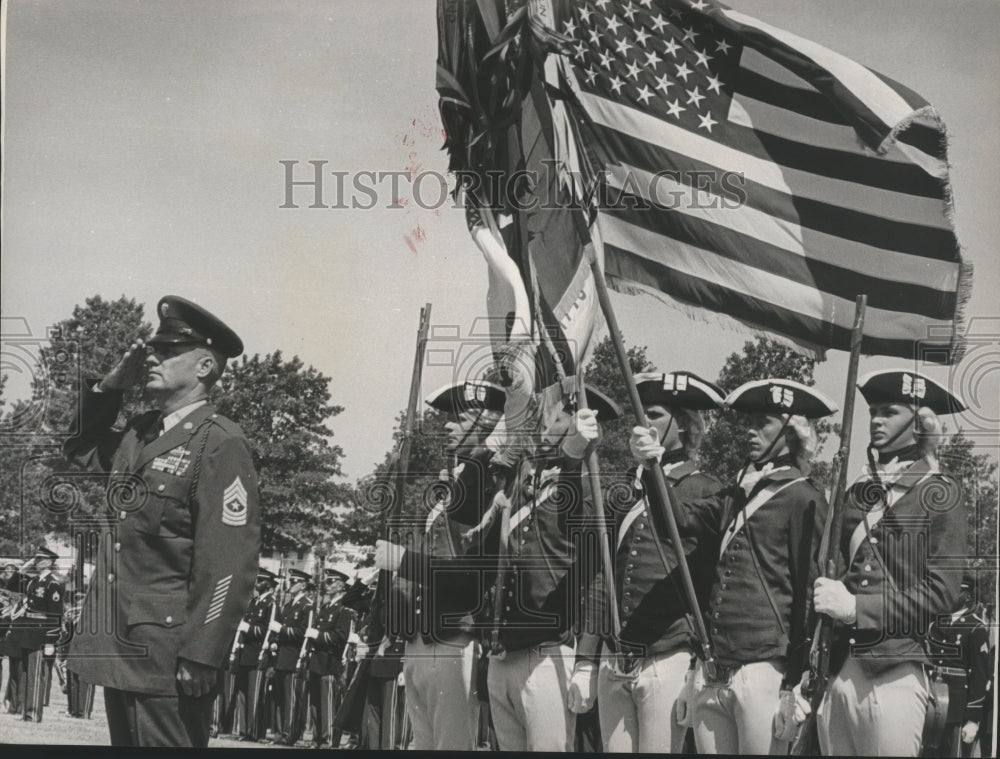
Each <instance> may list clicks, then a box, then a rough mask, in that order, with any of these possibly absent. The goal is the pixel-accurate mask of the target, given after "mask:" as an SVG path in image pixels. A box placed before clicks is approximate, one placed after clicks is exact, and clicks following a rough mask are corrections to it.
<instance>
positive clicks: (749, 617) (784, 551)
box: [632, 379, 837, 754]
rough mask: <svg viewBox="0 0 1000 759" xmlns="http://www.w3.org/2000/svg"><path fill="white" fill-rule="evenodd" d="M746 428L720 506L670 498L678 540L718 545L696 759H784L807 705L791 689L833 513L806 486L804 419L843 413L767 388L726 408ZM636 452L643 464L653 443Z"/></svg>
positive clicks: (745, 391) (806, 394)
mask: <svg viewBox="0 0 1000 759" xmlns="http://www.w3.org/2000/svg"><path fill="white" fill-rule="evenodd" d="M725 404H726V406H727V407H728V408H730V409H732V410H734V411H737V412H739V413H742V414H744V415H745V416H746V418H747V421H748V423H749V430H748V438H747V440H748V443H749V459H750V461H749V463H748V464H747V465H746V467H745V468H744V469H743V470H742V471H741V472H740V474H739V475H738V477H737V480H736V482H735V483H734V484H733V485H732V486H729V487H727V488H725V489H724V490H722V491H720V492H719V493H717V494H716V495H714V496H712V497H709V498H702V499H696V500H690V501H684V500H680V499H674V511H675V515H676V517H677V524H678V529H679V530H680V533H681V535H682V536H689V535H699V536H708V537H710V538H718V539H719V540H720V544H719V554H718V562H717V564H716V569H715V578H714V580H713V583H712V588H711V592H710V593H709V598H708V603H707V605H706V618H707V619H706V621H707V627H708V630H709V634H710V637H711V642H712V648H713V652H714V658H713V660H712V661H711V662H710V663H708V664H707V665H705V666H703V667H701V669H702V672H703V674H704V678H705V683H704V686H703V687H702V688H700V690H697V691H696V692H695V693H694V695H693V699H692V704H691V708H692V709H693V713H692V719H693V728H694V737H695V743H696V745H697V748H698V751H699V753H708V754H716V753H718V754H769V753H775V754H781V753H786V752H787V749H788V742H789V741H790V740H791V739H792V738H794V736H795V733H796V732H797V729H798V723H799V722H800V721H801V720H803V719H804V718H805V714H804V713H801V712H799V713H797V711H796V707H797V705H798V703H800V702H802V699H801V697H799V698H798V699H797V698H796V695H795V693H794V692H793V689H796V687H797V686H798V684H799V680H800V679H801V675H802V671H803V669H804V668H805V664H806V660H807V657H808V647H807V645H806V641H807V636H808V632H809V623H808V620H807V619H806V609H807V600H808V595H809V589H810V588H811V587H812V581H813V580H814V579H815V577H816V575H817V574H818V568H817V566H816V556H817V553H818V550H819V543H820V539H821V536H822V533H823V528H824V524H825V519H826V513H827V503H826V499H825V498H824V497H823V494H822V492H821V491H820V490H819V489H818V488H817V487H816V486H815V485H814V484H813V483H812V482H811V481H809V480H808V479H807V475H808V471H809V460H810V458H811V456H812V454H813V453H814V452H815V447H816V435H815V432H814V430H813V428H812V424H811V422H810V421H809V420H811V419H816V418H820V417H824V416H828V415H829V414H832V413H834V412H835V411H836V410H837V406H836V404H834V403H833V402H832V401H831V400H829V399H828V398H826V397H825V396H823V395H822V394H821V393H819V392H817V391H816V390H813V389H811V388H808V387H806V386H805V385H802V384H800V383H798V382H793V381H791V380H784V379H765V380H757V381H754V382H748V383H746V384H744V385H741V386H740V387H738V388H737V389H736V390H734V391H733V392H732V393H730V394H729V396H728V397H727V398H726V399H725ZM639 433H640V434H635V433H634V436H633V441H632V446H633V450H638V451H640V452H643V453H648V451H649V450H650V445H651V442H652V441H651V440H650V436H649V435H648V434H647V435H642V434H641V430H640V431H639Z"/></svg>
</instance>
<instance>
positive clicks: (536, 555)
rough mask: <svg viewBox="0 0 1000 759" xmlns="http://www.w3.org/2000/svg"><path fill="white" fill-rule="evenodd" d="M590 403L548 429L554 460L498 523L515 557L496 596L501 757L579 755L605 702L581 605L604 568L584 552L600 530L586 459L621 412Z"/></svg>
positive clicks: (605, 402) (530, 475) (495, 680)
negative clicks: (578, 743) (585, 729)
mask: <svg viewBox="0 0 1000 759" xmlns="http://www.w3.org/2000/svg"><path fill="white" fill-rule="evenodd" d="M587 397H588V406H589V408H587V409H581V410H579V411H578V412H577V411H575V408H573V407H570V406H567V407H565V408H564V409H562V410H561V412H560V413H559V414H557V415H555V416H553V417H551V419H550V421H549V422H547V423H546V424H547V426H546V429H545V432H544V433H543V436H542V447H541V450H540V451H539V452H540V453H542V454H547V456H546V458H542V459H536V460H535V461H533V462H532V461H528V462H526V465H525V466H524V467H523V469H522V471H521V472H520V482H519V486H520V487H521V488H522V497H521V498H520V499H516V500H515V504H514V505H517V506H518V508H517V509H516V511H512V513H511V514H510V518H509V520H508V521H509V524H508V525H507V529H506V534H504V525H503V520H498V522H499V524H497V523H494V530H493V533H494V536H495V537H494V538H493V539H492V540H491V544H492V545H494V546H496V549H495V550H497V551H498V550H499V547H500V542H501V541H503V542H504V544H505V547H504V550H505V551H506V553H507V555H508V570H507V571H506V572H504V573H503V584H502V586H501V587H500V588H499V595H497V594H496V593H493V598H492V605H493V609H492V611H493V615H494V616H493V622H492V624H493V625H495V627H494V630H495V631H496V638H497V641H496V642H497V643H498V645H497V646H493V647H492V648H493V650H491V652H490V662H489V671H488V673H487V682H488V687H489V694H490V712H491V715H492V717H493V725H494V728H495V730H496V736H497V743H498V744H499V747H500V750H501V751H572V750H573V747H574V737H575V731H576V715H577V714H582V713H584V712H587V711H590V709H591V708H592V707H593V703H594V699H595V697H596V695H597V693H596V691H597V667H596V661H597V657H598V651H597V648H598V645H599V638H598V637H597V634H596V632H591V631H590V627H589V625H588V621H592V614H593V613H594V611H593V610H592V609H587V608H585V605H584V603H582V601H586V600H587V599H589V597H590V595H589V594H588V593H587V592H586V589H587V586H588V584H589V583H590V582H591V581H592V580H593V577H592V575H593V574H595V573H596V571H597V566H596V565H597V563H598V562H597V560H596V556H594V555H593V554H586V553H585V552H584V551H583V550H582V545H581V542H582V541H586V535H585V534H584V533H585V532H586V531H587V529H588V526H589V527H591V528H592V526H593V517H592V514H591V513H590V509H591V508H592V507H591V506H590V504H589V503H588V499H587V498H586V493H585V486H584V484H583V481H582V477H581V473H582V459H583V456H584V455H585V453H586V451H587V447H588V446H589V445H590V443H591V442H592V441H594V440H596V439H597V438H598V436H599V434H600V433H599V427H598V420H601V421H611V420H613V419H615V418H617V417H618V416H620V415H621V409H620V408H618V406H617V404H615V403H614V401H612V400H611V399H609V398H607V397H606V396H604V395H603V394H601V393H599V392H598V391H596V390H595V389H593V388H587ZM550 402H551V399H550ZM500 497H504V496H502V495H501V496H500ZM518 500H519V503H518ZM493 590H495V588H491V592H493Z"/></svg>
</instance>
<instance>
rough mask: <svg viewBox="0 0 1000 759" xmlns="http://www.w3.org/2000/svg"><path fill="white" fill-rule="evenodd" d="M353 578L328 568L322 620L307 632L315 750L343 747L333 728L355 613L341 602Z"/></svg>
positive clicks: (309, 689)
mask: <svg viewBox="0 0 1000 759" xmlns="http://www.w3.org/2000/svg"><path fill="white" fill-rule="evenodd" d="M349 579H350V578H349V577H348V575H347V574H346V573H345V572H342V571H340V570H339V569H335V568H333V567H328V568H327V569H326V576H325V577H324V578H323V590H322V592H323V603H322V606H321V607H320V611H319V618H318V619H316V621H315V622H314V623H313V626H312V627H311V628H309V629H308V630H306V636H307V637H309V638H312V639H313V646H314V647H313V651H312V656H311V657H310V659H309V684H308V696H309V711H310V712H311V714H312V723H313V734H312V745H313V748H322V747H324V746H326V745H327V744H328V743H329V744H330V745H331V747H332V748H337V747H338V746H339V744H340V740H339V739H340V733H339V732H338V733H336V738H337V740H335V741H333V742H332V743H331V740H332V738H333V737H334V736H333V735H331V732H330V729H331V726H332V724H333V715H334V714H335V713H336V711H337V708H338V707H339V705H340V696H341V692H340V685H341V677H342V675H343V674H344V649H345V648H346V647H347V639H348V636H350V634H351V628H352V626H353V622H354V619H355V616H354V612H353V611H351V610H350V609H348V608H347V607H346V606H344V605H343V604H342V603H341V601H342V600H343V598H344V592H345V590H346V588H347V581H348V580H349Z"/></svg>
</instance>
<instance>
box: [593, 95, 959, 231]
mask: <svg viewBox="0 0 1000 759" xmlns="http://www.w3.org/2000/svg"><path fill="white" fill-rule="evenodd" d="M580 98H581V101H582V102H583V106H584V108H586V109H587V112H588V113H589V114H590V116H591V118H593V119H594V121H595V122H596V123H598V124H601V125H602V126H606V127H608V128H610V129H615V130H617V131H619V132H622V133H623V134H627V135H629V136H630V137H634V138H636V139H639V140H643V141H645V142H649V143H652V144H654V145H669V146H670V149H671V150H673V151H675V152H677V153H681V154H684V155H686V156H688V157H690V158H691V159H693V160H696V161H699V162H701V163H705V164H707V165H709V166H717V167H724V168H725V170H726V171H731V172H737V173H742V174H743V175H744V176H745V177H746V178H747V179H748V180H750V181H752V182H756V183H757V184H760V185H763V186H764V187H767V188H770V189H772V190H777V191H778V192H782V193H785V194H787V195H789V196H793V197H797V198H809V199H812V200H816V201H819V202H821V203H826V204H829V205H834V204H835V205H837V206H840V207H842V208H848V209H851V210H854V211H858V212H861V213H866V214H874V215H876V216H879V217H881V218H890V219H893V220H895V221H902V222H907V223H912V224H922V225H924V226H940V227H941V228H942V229H948V230H950V229H951V225H950V224H949V222H948V220H947V218H946V217H945V215H944V213H943V206H942V203H941V201H939V200H934V199H929V198H915V197H914V196H912V195H901V194H899V193H894V192H890V191H887V190H881V189H879V188H874V187H869V186H867V185H861V184H857V183H855V182H846V181H844V180H840V179H831V178H829V177H822V176H819V175H817V174H810V173H808V172H805V171H801V170H799V169H790V168H787V167H783V166H780V165H779V164H776V163H774V162H773V161H765V160H763V159H760V158H756V157H754V156H751V155H747V154H746V153H743V152H742V151H739V150H736V149H734V148H730V147H728V146H726V145H722V144H720V143H718V142H715V141H714V140H710V139H708V138H706V137H702V136H701V135H698V134H694V133H693V132H689V131H688V130H686V129H683V128H681V127H676V126H674V125H672V124H670V123H667V122H665V121H662V120H661V119H659V118H657V117H655V116H650V115H648V114H645V113H642V112H640V111H638V110H636V109H634V108H628V107H626V106H622V105H619V104H618V103H614V102H612V101H610V100H607V99H605V98H602V97H598V96H595V95H591V94H589V93H586V92H581V93H580ZM886 208H891V210H892V215H889V214H887V213H885V210H886Z"/></svg>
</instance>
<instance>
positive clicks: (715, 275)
mask: <svg viewBox="0 0 1000 759" xmlns="http://www.w3.org/2000/svg"><path fill="white" fill-rule="evenodd" d="M598 223H599V224H600V226H601V236H602V238H603V239H604V242H605V244H608V245H614V246H615V247H618V248H623V249H624V250H628V251H631V252H633V253H634V254H635V255H637V256H639V257H641V258H644V259H646V260H648V261H653V262H656V263H659V264H661V265H669V267H670V268H671V269H674V270H676V271H678V272H680V273H682V274H685V275H687V276H690V277H697V278H699V279H703V280H706V281H708V282H710V283H712V284H714V285H717V286H719V287H724V288H726V289H727V290H731V291H733V292H736V293H740V294H743V295H747V296H749V297H752V298H757V299H759V300H762V301H764V302H767V303H771V302H773V301H774V297H775V294H776V293H780V294H781V300H780V305H781V306H782V308H785V309H787V310H789V311H792V312H795V313H798V314H801V315H803V316H807V317H810V318H813V319H820V320H822V321H825V322H828V323H830V324H835V325H837V326H840V327H843V328H845V329H850V328H851V327H852V325H853V318H854V301H853V300H847V299H846V298H840V297H837V296H836V295H831V294H829V293H826V292H822V291H820V290H817V289H816V288H815V287H811V286H809V285H803V284H799V283H797V282H794V281H792V280H789V279H786V278H784V277H781V276H778V275H776V274H771V273H769V272H765V271H762V270H761V269H756V268H754V267H752V266H748V265H746V264H743V263H740V262H738V261H733V260H732V259H729V258H725V257H724V256H720V255H718V254H717V253H714V252H712V251H710V250H705V249H704V248H698V247H696V246H694V245H689V244H687V243H682V242H678V241H677V240H673V239H670V238H669V237H664V236H663V235H659V234H657V233H655V232H652V231H650V230H648V229H645V228H643V227H639V226H636V225H635V224H631V223H629V222H627V221H624V220H622V219H618V218H616V217H614V216H609V215H607V214H604V213H599V214H598ZM647 251H663V253H662V255H660V256H657V255H653V254H650V253H649V252H647ZM942 324H945V325H946V324H947V322H946V321H940V320H935V319H928V318H926V317H923V316H920V315H919V314H912V313H901V312H896V311H887V310H885V309H880V308H874V307H869V308H868V311H867V317H866V319H865V334H866V335H869V336H870V337H872V338H874V339H884V340H912V339H913V335H914V333H921V334H929V333H928V332H927V328H928V327H929V326H930V325H935V326H940V325H942Z"/></svg>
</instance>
